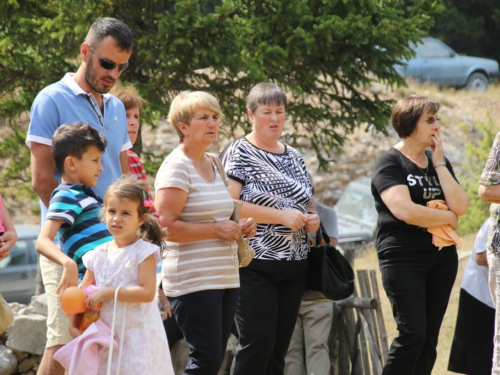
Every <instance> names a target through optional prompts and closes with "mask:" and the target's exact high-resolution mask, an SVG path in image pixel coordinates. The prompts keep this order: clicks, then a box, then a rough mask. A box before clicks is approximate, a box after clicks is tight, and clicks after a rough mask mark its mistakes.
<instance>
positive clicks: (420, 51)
mask: <svg viewBox="0 0 500 375" xmlns="http://www.w3.org/2000/svg"><path fill="white" fill-rule="evenodd" d="M410 47H411V48H412V49H413V50H414V51H415V56H414V57H412V58H411V59H410V60H404V61H403V62H404V63H406V64H407V66H406V67H405V66H403V65H396V66H395V68H396V70H397V72H398V73H399V74H400V75H401V76H403V77H413V78H415V79H416V80H418V81H419V82H421V83H425V82H431V83H435V84H437V85H440V86H453V87H466V88H467V89H468V90H475V91H485V90H486V88H487V87H488V84H489V83H491V82H493V81H494V80H496V79H497V77H498V76H499V69H498V62H497V61H495V60H491V59H485V58H482V57H470V56H459V55H458V54H457V53H456V52H455V51H453V50H452V49H451V48H450V47H448V46H447V45H446V44H444V43H443V42H441V41H440V40H438V39H435V38H422V42H421V43H418V44H417V45H415V44H413V43H411V44H410Z"/></svg>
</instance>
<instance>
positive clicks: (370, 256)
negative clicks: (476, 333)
mask: <svg viewBox="0 0 500 375" xmlns="http://www.w3.org/2000/svg"><path fill="white" fill-rule="evenodd" d="M474 238H475V234H470V235H466V236H464V237H462V243H463V246H462V247H461V248H460V249H459V250H458V252H459V254H460V253H464V252H467V251H470V250H471V249H472V247H473V245H474ZM468 259H469V258H468V257H466V258H464V259H462V260H461V261H460V264H459V269H458V274H457V278H456V280H455V284H454V286H453V291H452V293H451V297H450V302H449V304H448V309H447V311H446V315H445V317H444V321H443V324H442V326H441V332H440V334H439V344H438V347H437V352H438V356H437V360H436V365H435V366H434V370H433V372H432V374H433V375H445V374H455V375H456V373H453V372H449V371H447V368H448V358H449V355H450V348H451V342H452V340H453V334H454V332H455V322H456V318H457V310H458V297H459V292H460V283H461V281H462V274H463V271H464V268H465V265H466V263H467V260H468ZM354 268H355V269H356V270H362V269H368V270H369V269H374V270H376V272H377V280H378V286H379V290H380V296H381V300H382V301H381V303H382V311H383V314H384V322H385V326H386V330H387V338H388V343H389V346H390V344H391V342H392V340H393V339H394V337H395V336H396V335H397V330H396V323H395V322H394V319H393V317H392V311H391V305H390V303H389V300H388V299H387V296H386V295H385V292H384V290H383V288H382V282H381V280H380V271H379V269H378V260H377V254H376V251H375V248H372V249H367V250H366V251H365V252H364V253H363V254H362V256H361V257H357V258H356V261H355V267H354Z"/></svg>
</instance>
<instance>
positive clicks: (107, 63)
mask: <svg viewBox="0 0 500 375" xmlns="http://www.w3.org/2000/svg"><path fill="white" fill-rule="evenodd" d="M89 47H90V49H91V50H92V52H94V53H95V54H96V55H97V56H98V57H99V64H100V65H101V67H102V68H103V69H106V70H113V69H114V68H115V67H117V66H118V72H119V73H121V72H123V71H124V70H125V69H127V68H128V62H127V63H125V64H121V65H118V64H117V63H114V62H113V61H111V60H108V59H105V58H104V57H102V56H101V55H99V52H97V51H96V50H95V49H94V47H92V46H89Z"/></svg>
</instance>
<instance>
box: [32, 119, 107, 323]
mask: <svg viewBox="0 0 500 375" xmlns="http://www.w3.org/2000/svg"><path fill="white" fill-rule="evenodd" d="M106 145H107V142H106V139H105V138H104V136H103V135H102V134H100V133H99V132H98V131H97V130H96V129H94V128H92V127H91V126H90V125H88V124H84V123H82V122H76V123H73V124H65V125H62V126H60V127H59V128H58V129H57V130H56V132H55V133H54V136H53V137H52V157H53V158H54V162H55V165H56V168H57V170H58V171H59V173H60V174H61V181H62V182H61V184H60V185H59V186H58V187H57V188H56V189H55V190H54V192H53V193H52V198H51V200H50V204H49V208H48V212H47V219H46V221H45V222H44V224H43V226H42V229H41V231H40V235H39V236H38V240H37V242H36V249H37V251H38V252H39V253H40V254H42V255H44V256H46V257H47V258H48V259H50V260H51V261H53V262H55V263H57V264H59V265H61V266H63V273H62V277H61V280H60V282H59V286H58V288H57V290H56V293H59V292H62V291H63V290H64V289H66V288H68V287H70V286H77V285H78V283H79V281H81V280H82V279H83V275H84V274H85V266H84V265H83V262H82V256H83V254H85V253H86V252H87V251H90V250H93V249H94V248H95V247H96V246H98V245H100V244H102V243H105V242H108V241H110V240H111V239H112V237H111V234H110V233H109V232H108V230H107V229H106V225H105V224H104V223H103V222H102V221H101V220H100V219H99V212H100V210H101V207H102V200H101V199H100V198H99V197H98V196H97V195H96V194H95V193H94V192H93V191H92V189H91V187H92V186H95V185H96V184H97V178H98V177H99V174H100V173H101V172H102V171H103V167H102V164H101V156H102V153H103V152H104V149H105V148H106ZM56 235H57V236H58V239H59V243H60V246H61V249H62V251H61V249H59V247H57V245H55V244H54V242H53V241H54V238H55V237H56ZM59 309H61V307H60V305H59ZM68 324H69V320H68ZM62 329H66V330H67V329H68V327H64V328H61V330H62Z"/></svg>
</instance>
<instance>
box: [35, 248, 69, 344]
mask: <svg viewBox="0 0 500 375" xmlns="http://www.w3.org/2000/svg"><path fill="white" fill-rule="evenodd" d="M63 269H64V268H63V267H62V266H60V265H58V264H56V263H54V262H52V261H51V260H49V259H47V258H46V257H44V256H43V255H40V270H41V271H42V280H43V285H44V287H45V292H46V293H47V307H48V314H47V344H46V346H45V347H46V348H51V347H53V346H60V345H66V344H67V343H68V342H70V341H71V340H72V339H73V338H72V337H71V335H70V334H69V321H70V319H69V318H68V317H66V314H65V312H64V311H63V309H62V308H61V303H60V302H59V296H58V295H57V294H56V289H57V286H58V285H59V283H60V282H61V277H62V273H63Z"/></svg>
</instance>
